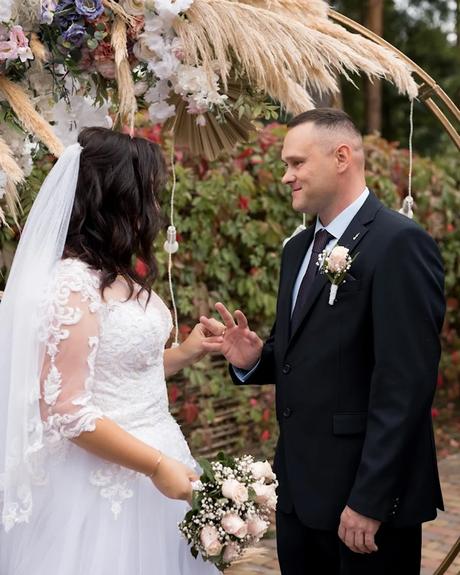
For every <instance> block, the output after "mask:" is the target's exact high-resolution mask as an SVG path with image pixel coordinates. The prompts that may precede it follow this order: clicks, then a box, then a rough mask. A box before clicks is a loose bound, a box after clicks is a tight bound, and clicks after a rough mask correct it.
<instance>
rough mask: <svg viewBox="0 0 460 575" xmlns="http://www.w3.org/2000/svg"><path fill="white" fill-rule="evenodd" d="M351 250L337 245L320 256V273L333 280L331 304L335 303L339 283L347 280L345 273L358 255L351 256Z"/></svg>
mask: <svg viewBox="0 0 460 575" xmlns="http://www.w3.org/2000/svg"><path fill="white" fill-rule="evenodd" d="M349 251H350V250H349V249H348V248H346V247H344V246H335V247H334V248H333V249H332V250H331V251H330V252H327V251H326V250H324V251H323V252H322V253H321V254H320V255H319V257H318V262H317V265H318V266H319V270H320V273H322V274H326V275H327V277H328V278H329V281H330V282H331V290H330V292H329V305H334V302H335V298H336V297H337V291H338V289H339V285H340V284H342V283H344V282H345V281H346V280H345V275H346V273H347V272H348V270H349V269H350V268H351V264H352V263H353V262H354V260H355V259H356V257H357V256H358V254H356V255H354V256H353V257H351V256H350V254H349Z"/></svg>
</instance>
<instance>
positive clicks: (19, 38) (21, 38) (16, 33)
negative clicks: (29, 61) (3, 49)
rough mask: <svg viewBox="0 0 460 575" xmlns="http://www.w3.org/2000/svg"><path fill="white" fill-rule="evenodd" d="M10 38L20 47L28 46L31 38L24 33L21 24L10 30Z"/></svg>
mask: <svg viewBox="0 0 460 575" xmlns="http://www.w3.org/2000/svg"><path fill="white" fill-rule="evenodd" d="M10 40H11V41H12V42H15V43H16V44H17V46H18V48H28V47H29V40H28V39H27V36H26V35H25V34H24V30H23V29H22V28H21V26H13V27H12V28H11V30H10Z"/></svg>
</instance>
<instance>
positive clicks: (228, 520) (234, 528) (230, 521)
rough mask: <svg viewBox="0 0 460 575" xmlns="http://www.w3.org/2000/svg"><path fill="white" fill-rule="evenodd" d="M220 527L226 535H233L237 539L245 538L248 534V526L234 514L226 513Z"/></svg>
mask: <svg viewBox="0 0 460 575" xmlns="http://www.w3.org/2000/svg"><path fill="white" fill-rule="evenodd" d="M221 525H222V527H223V528H224V529H225V531H226V532H227V533H229V534H230V535H235V536H236V537H238V538H239V539H242V538H243V537H246V535H247V534H248V526H247V525H246V523H245V522H244V521H243V520H242V519H241V517H238V515H237V514H236V513H227V515H224V517H222V520H221Z"/></svg>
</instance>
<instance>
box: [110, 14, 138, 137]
mask: <svg viewBox="0 0 460 575" xmlns="http://www.w3.org/2000/svg"><path fill="white" fill-rule="evenodd" d="M112 47H113V50H114V52H115V65H116V68H117V84H118V102H119V106H118V118H119V119H120V121H121V122H124V121H126V122H127V124H128V126H129V128H130V130H131V132H132V131H133V129H134V116H135V114H136V111H137V101H136V96H135V94H134V81H133V76H132V73H131V68H130V65H129V62H128V50H127V36H126V22H125V21H124V20H123V19H122V18H121V17H120V16H115V20H114V23H113V28H112Z"/></svg>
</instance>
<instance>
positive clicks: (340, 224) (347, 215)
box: [232, 187, 369, 382]
mask: <svg viewBox="0 0 460 575" xmlns="http://www.w3.org/2000/svg"><path fill="white" fill-rule="evenodd" d="M368 196H369V189H368V188H367V187H366V188H364V191H363V192H362V193H361V195H360V196H359V197H358V198H356V200H355V201H354V202H353V203H352V204H350V205H349V206H348V207H346V208H345V209H344V210H343V211H342V212H340V214H339V215H338V216H336V217H335V218H334V219H333V220H332V222H331V223H330V224H329V225H327V226H326V227H324V226H323V225H322V223H321V220H320V219H319V216H318V217H317V218H316V225H315V234H316V232H317V231H318V230H321V229H325V230H327V231H328V232H329V233H330V234H331V235H332V236H334V237H333V238H332V239H331V240H330V241H329V242H328V244H327V245H326V250H328V251H330V250H332V248H333V247H334V246H335V245H336V244H337V242H338V241H339V239H340V238H341V237H342V235H343V234H344V232H345V230H346V229H347V228H348V226H349V225H350V224H351V221H352V219H353V218H354V217H355V216H356V214H357V213H358V212H359V210H360V209H361V208H362V206H363V204H364V202H365V201H366V200H367V197H368ZM313 237H314V236H313ZM312 251H313V242H311V243H310V245H309V246H308V249H307V253H306V254H305V257H304V260H303V262H302V265H301V266H300V269H299V273H298V275H297V279H296V281H295V283H294V288H293V290H292V305H291V315H292V312H293V311H294V307H295V303H296V301H297V296H298V295H299V289H300V284H301V283H302V280H303V276H304V275H305V272H306V271H307V268H308V264H309V263H310V258H311V252H312ZM258 365H259V362H257V364H256V365H255V366H254V367H253V368H252V369H251V370H250V371H245V370H244V369H238V368H237V367H232V369H233V371H234V372H235V375H236V376H237V377H238V379H239V380H241V381H242V382H244V381H246V379H247V378H248V377H249V376H250V375H251V373H252V372H253V371H254V370H255V369H256V367H257V366H258Z"/></svg>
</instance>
